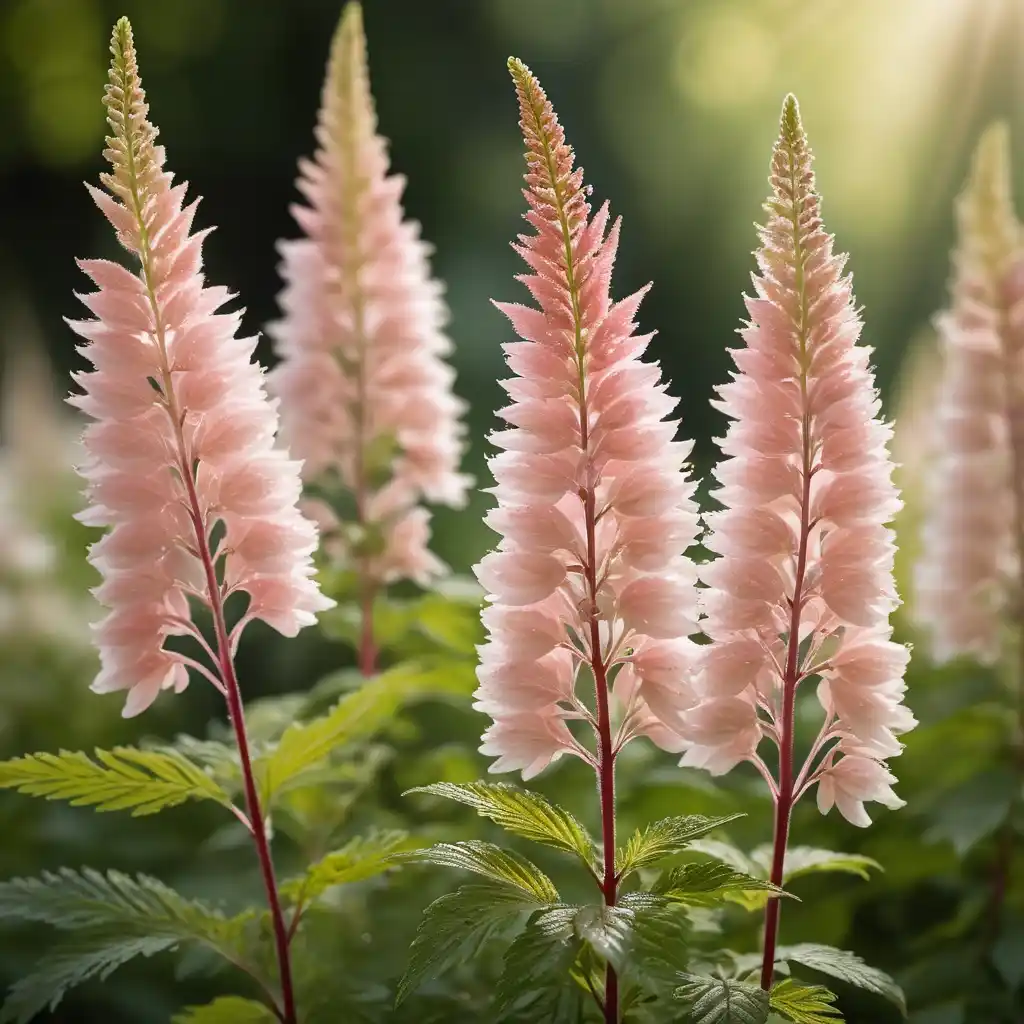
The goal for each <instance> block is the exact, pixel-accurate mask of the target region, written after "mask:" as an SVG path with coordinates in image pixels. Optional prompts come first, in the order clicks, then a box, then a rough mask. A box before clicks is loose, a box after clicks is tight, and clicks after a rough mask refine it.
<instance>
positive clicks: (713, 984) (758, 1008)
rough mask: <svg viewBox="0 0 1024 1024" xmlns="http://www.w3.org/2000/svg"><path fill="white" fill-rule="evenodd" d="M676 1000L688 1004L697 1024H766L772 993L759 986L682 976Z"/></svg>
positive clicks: (693, 1019) (690, 975) (692, 1018)
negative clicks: (770, 994)
mask: <svg viewBox="0 0 1024 1024" xmlns="http://www.w3.org/2000/svg"><path fill="white" fill-rule="evenodd" d="M679 977H680V980H681V981H683V982H685V984H683V985H681V986H680V987H679V988H678V989H676V998H677V999H679V1000H680V1001H682V1002H683V1003H685V1004H686V1006H687V1009H688V1010H689V1012H690V1018H691V1020H692V1022H693V1024H765V1022H766V1021H767V1020H768V993H767V992H763V991H762V990H761V989H760V988H758V987H757V986H756V985H746V984H743V983H741V982H738V981H724V980H722V979H719V978H702V977H698V976H697V975H694V974H683V975H680V976H679Z"/></svg>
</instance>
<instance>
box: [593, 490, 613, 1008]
mask: <svg viewBox="0 0 1024 1024" xmlns="http://www.w3.org/2000/svg"><path fill="white" fill-rule="evenodd" d="M585 508H586V527H587V566H586V574H587V584H588V589H589V591H590V595H591V596H590V600H591V605H592V607H591V612H590V650H591V669H592V670H593V673H594V689H595V692H596V697H597V733H598V761H597V789H598V797H599V799H600V802H601V845H602V847H603V850H604V877H603V878H602V880H601V883H600V885H601V894H602V895H603V896H604V902H605V906H608V907H614V906H615V900H616V898H617V895H618V893H617V890H618V884H619V879H618V875H617V874H616V871H615V750H614V748H613V745H612V725H611V715H610V713H609V709H608V675H607V671H608V670H607V667H606V666H605V663H604V657H603V656H602V654H601V635H600V629H599V626H598V618H597V608H596V605H595V604H594V602H595V600H596V595H597V575H596V568H595V564H596V558H597V544H596V540H595V535H594V533H595V515H594V489H593V488H592V487H590V488H588V489H587V496H586V501H585ZM604 1019H605V1024H618V1020H619V979H618V976H617V975H616V973H615V968H614V967H612V965H611V964H610V963H609V964H607V965H606V967H605V981H604Z"/></svg>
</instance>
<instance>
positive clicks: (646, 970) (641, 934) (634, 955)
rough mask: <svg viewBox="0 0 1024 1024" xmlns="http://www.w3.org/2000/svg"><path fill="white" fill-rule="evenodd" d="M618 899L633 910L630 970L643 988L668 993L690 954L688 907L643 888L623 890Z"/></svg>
mask: <svg viewBox="0 0 1024 1024" xmlns="http://www.w3.org/2000/svg"><path fill="white" fill-rule="evenodd" d="M619 902H620V906H628V907H630V908H631V909H632V910H633V911H634V912H635V917H634V919H633V940H632V949H631V950H630V958H629V959H630V963H629V971H630V973H631V974H633V975H634V976H635V977H636V978H637V979H638V980H639V982H640V983H641V985H642V986H643V987H644V989H646V990H649V991H653V992H657V993H660V994H662V995H665V996H668V995H671V993H672V992H673V991H674V990H675V988H676V986H677V985H678V984H679V972H680V970H682V969H685V968H686V966H687V963H688V961H689V958H690V941H691V935H692V930H693V929H692V928H691V925H690V919H689V916H688V912H687V910H686V909H685V908H684V907H683V906H681V905H680V904H678V903H670V902H668V901H667V900H664V899H663V898H662V897H655V896H652V895H651V894H650V893H645V892H629V893H625V894H624V895H623V896H622V898H621V900H620V901H619Z"/></svg>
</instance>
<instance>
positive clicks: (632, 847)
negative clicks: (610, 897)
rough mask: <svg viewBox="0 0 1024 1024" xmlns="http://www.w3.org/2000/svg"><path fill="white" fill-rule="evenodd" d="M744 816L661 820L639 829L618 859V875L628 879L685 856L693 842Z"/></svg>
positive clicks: (698, 816) (691, 816) (697, 816)
mask: <svg viewBox="0 0 1024 1024" xmlns="http://www.w3.org/2000/svg"><path fill="white" fill-rule="evenodd" d="M742 817H743V815H742V814H730V815H728V816H727V817H724V818H706V817H705V816H704V815H703V814H690V815H686V816H683V817H673V818H662V819H661V821H656V822H654V823H653V824H651V825H648V826H647V828H645V829H643V830H640V829H638V830H637V831H636V832H634V833H633V835H631V836H630V837H629V840H628V842H627V843H626V846H625V848H624V849H622V850H619V851H618V853H617V854H616V856H615V863H616V868H617V870H618V872H619V876H620V877H621V878H625V877H626V876H627V875H629V874H630V873H631V872H633V871H636V870H638V869H639V868H643V867H648V866H649V865H651V864H657V863H658V861H660V860H663V859H664V858H665V857H671V856H673V855H674V854H677V853H682V851H683V850H685V849H686V848H687V847H688V846H689V845H690V844H691V843H692V842H693V841H694V840H696V839H700V838H701V837H702V836H706V835H707V834H708V833H709V832H712V831H714V830H715V829H716V828H720V827H721V826H722V825H725V824H727V823H728V822H730V821H735V820H736V819H737V818H742Z"/></svg>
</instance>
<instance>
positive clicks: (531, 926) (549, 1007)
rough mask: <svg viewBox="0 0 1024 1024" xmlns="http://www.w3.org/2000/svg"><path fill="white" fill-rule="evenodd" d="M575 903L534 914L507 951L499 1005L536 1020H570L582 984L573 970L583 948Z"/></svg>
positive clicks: (497, 995)
mask: <svg viewBox="0 0 1024 1024" xmlns="http://www.w3.org/2000/svg"><path fill="white" fill-rule="evenodd" d="M576 912H577V908H576V907H552V908H550V909H549V910H541V911H539V912H538V913H536V914H534V915H533V916H532V917H531V918H530V921H529V923H528V924H527V926H526V928H525V929H524V930H523V931H522V932H520V934H519V935H517V936H516V938H515V940H514V941H513V942H512V944H511V945H510V946H509V947H508V950H507V951H506V952H505V960H504V968H503V970H502V973H501V978H500V979H499V980H498V988H497V991H496V993H495V997H494V1009H495V1011H496V1012H497V1013H499V1014H511V1015H515V1016H518V1015H520V1014H523V1015H525V1014H527V1013H529V1015H530V1019H532V1020H538V1021H539V1020H543V1021H549V1020H558V1019H560V1018H566V1019H568V1018H569V1017H570V1013H571V1008H572V1007H578V1004H579V994H580V990H579V986H578V985H577V984H576V982H575V981H574V980H573V979H572V978H571V977H570V974H569V972H570V970H571V968H572V966H573V964H574V963H575V961H576V957H577V955H578V954H579V951H580V949H581V947H582V941H581V940H580V939H579V937H578V936H577V935H576V932H575V929H574V919H575V916H576Z"/></svg>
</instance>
